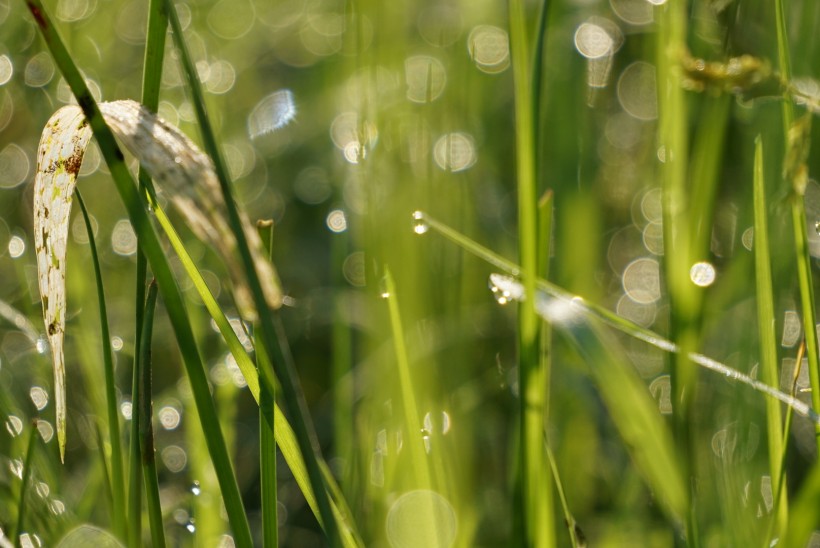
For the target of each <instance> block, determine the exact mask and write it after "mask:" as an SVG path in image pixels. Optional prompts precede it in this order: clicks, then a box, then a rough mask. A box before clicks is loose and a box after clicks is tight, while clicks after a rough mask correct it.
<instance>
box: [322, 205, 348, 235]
mask: <svg viewBox="0 0 820 548" xmlns="http://www.w3.org/2000/svg"><path fill="white" fill-rule="evenodd" d="M325 224H326V225H327V227H328V228H329V229H330V231H331V232H335V233H336V234H338V233H340V232H344V231H345V230H347V217H346V216H345V212H344V211H342V210H341V209H334V210H333V211H331V212H330V213H328V214H327V218H326V219H325Z"/></svg>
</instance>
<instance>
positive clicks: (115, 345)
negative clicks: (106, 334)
mask: <svg viewBox="0 0 820 548" xmlns="http://www.w3.org/2000/svg"><path fill="white" fill-rule="evenodd" d="M122 345H123V342H122V337H118V336H116V335H115V336H113V337H111V348H112V349H113V350H114V352H119V351H120V350H122Z"/></svg>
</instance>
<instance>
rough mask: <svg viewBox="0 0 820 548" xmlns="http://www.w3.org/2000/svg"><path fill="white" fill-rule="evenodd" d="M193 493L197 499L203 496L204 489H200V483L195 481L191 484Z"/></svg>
mask: <svg viewBox="0 0 820 548" xmlns="http://www.w3.org/2000/svg"><path fill="white" fill-rule="evenodd" d="M191 493H192V494H193V495H194V496H195V497H198V496H199V495H201V494H202V487H200V485H199V481H197V480H194V482H193V483H192V484H191Z"/></svg>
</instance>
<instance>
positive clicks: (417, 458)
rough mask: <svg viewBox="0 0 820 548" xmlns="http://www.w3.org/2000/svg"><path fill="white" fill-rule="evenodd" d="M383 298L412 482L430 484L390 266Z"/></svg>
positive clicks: (423, 487) (386, 271)
mask: <svg viewBox="0 0 820 548" xmlns="http://www.w3.org/2000/svg"><path fill="white" fill-rule="evenodd" d="M383 295H384V298H385V299H386V300H387V308H388V312H389V315H390V332H391V333H392V335H393V350H394V353H395V358H396V370H397V372H398V377H399V390H400V391H401V405H402V408H403V413H402V414H403V415H404V426H405V428H406V429H407V433H408V438H409V439H408V442H407V443H408V446H409V451H410V459H411V461H412V469H413V475H414V477H413V482H412V483H413V484H415V485H417V486H418V487H420V488H422V489H430V488H431V487H432V482H431V477H430V470H429V468H428V467H427V457H426V455H425V450H424V442H423V440H422V437H421V435H420V432H421V431H422V426H421V416H420V415H419V410H418V403H417V402H416V392H415V390H414V388H413V378H412V375H411V373H410V361H409V359H408V357H407V344H406V342H405V340H404V327H403V326H402V321H401V313H400V311H399V302H398V297H397V295H396V284H395V282H394V281H393V276H392V274H391V273H390V269H389V268H388V267H387V266H385V269H384V294H383Z"/></svg>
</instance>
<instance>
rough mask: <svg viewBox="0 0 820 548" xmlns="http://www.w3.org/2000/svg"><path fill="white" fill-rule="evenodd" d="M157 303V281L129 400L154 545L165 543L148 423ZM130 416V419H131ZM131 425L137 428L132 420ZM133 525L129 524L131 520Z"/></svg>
mask: <svg viewBox="0 0 820 548" xmlns="http://www.w3.org/2000/svg"><path fill="white" fill-rule="evenodd" d="M156 304H157V284H156V283H151V285H150V286H149V287H148V296H147V298H146V302H145V313H144V314H143V329H142V337H141V339H140V347H141V348H140V352H139V355H140V361H139V363H137V364H136V368H137V375H136V377H137V385H138V386H139V390H135V394H136V396H137V398H136V399H134V400H133V404H134V407H133V412H132V417H133V416H136V415H139V427H138V431H139V444H138V445H139V455H140V461H139V462H140V463H141V465H142V478H143V481H144V486H145V497H146V502H147V504H146V506H147V509H148V523H149V525H150V528H151V545H152V546H154V547H157V548H164V546H165V532H164V529H163V525H162V506H161V505H160V499H159V484H158V483H157V462H156V455H155V452H154V426H153V423H152V420H151V419H152V417H153V412H152V408H153V406H152V401H153V400H152V389H151V369H152V364H151V340H152V333H153V327H154V309H155V308H156ZM132 420H133V419H132ZM131 427H132V428H137V427H136V426H134V425H133V424H132V426H131ZM132 526H133V524H132Z"/></svg>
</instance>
